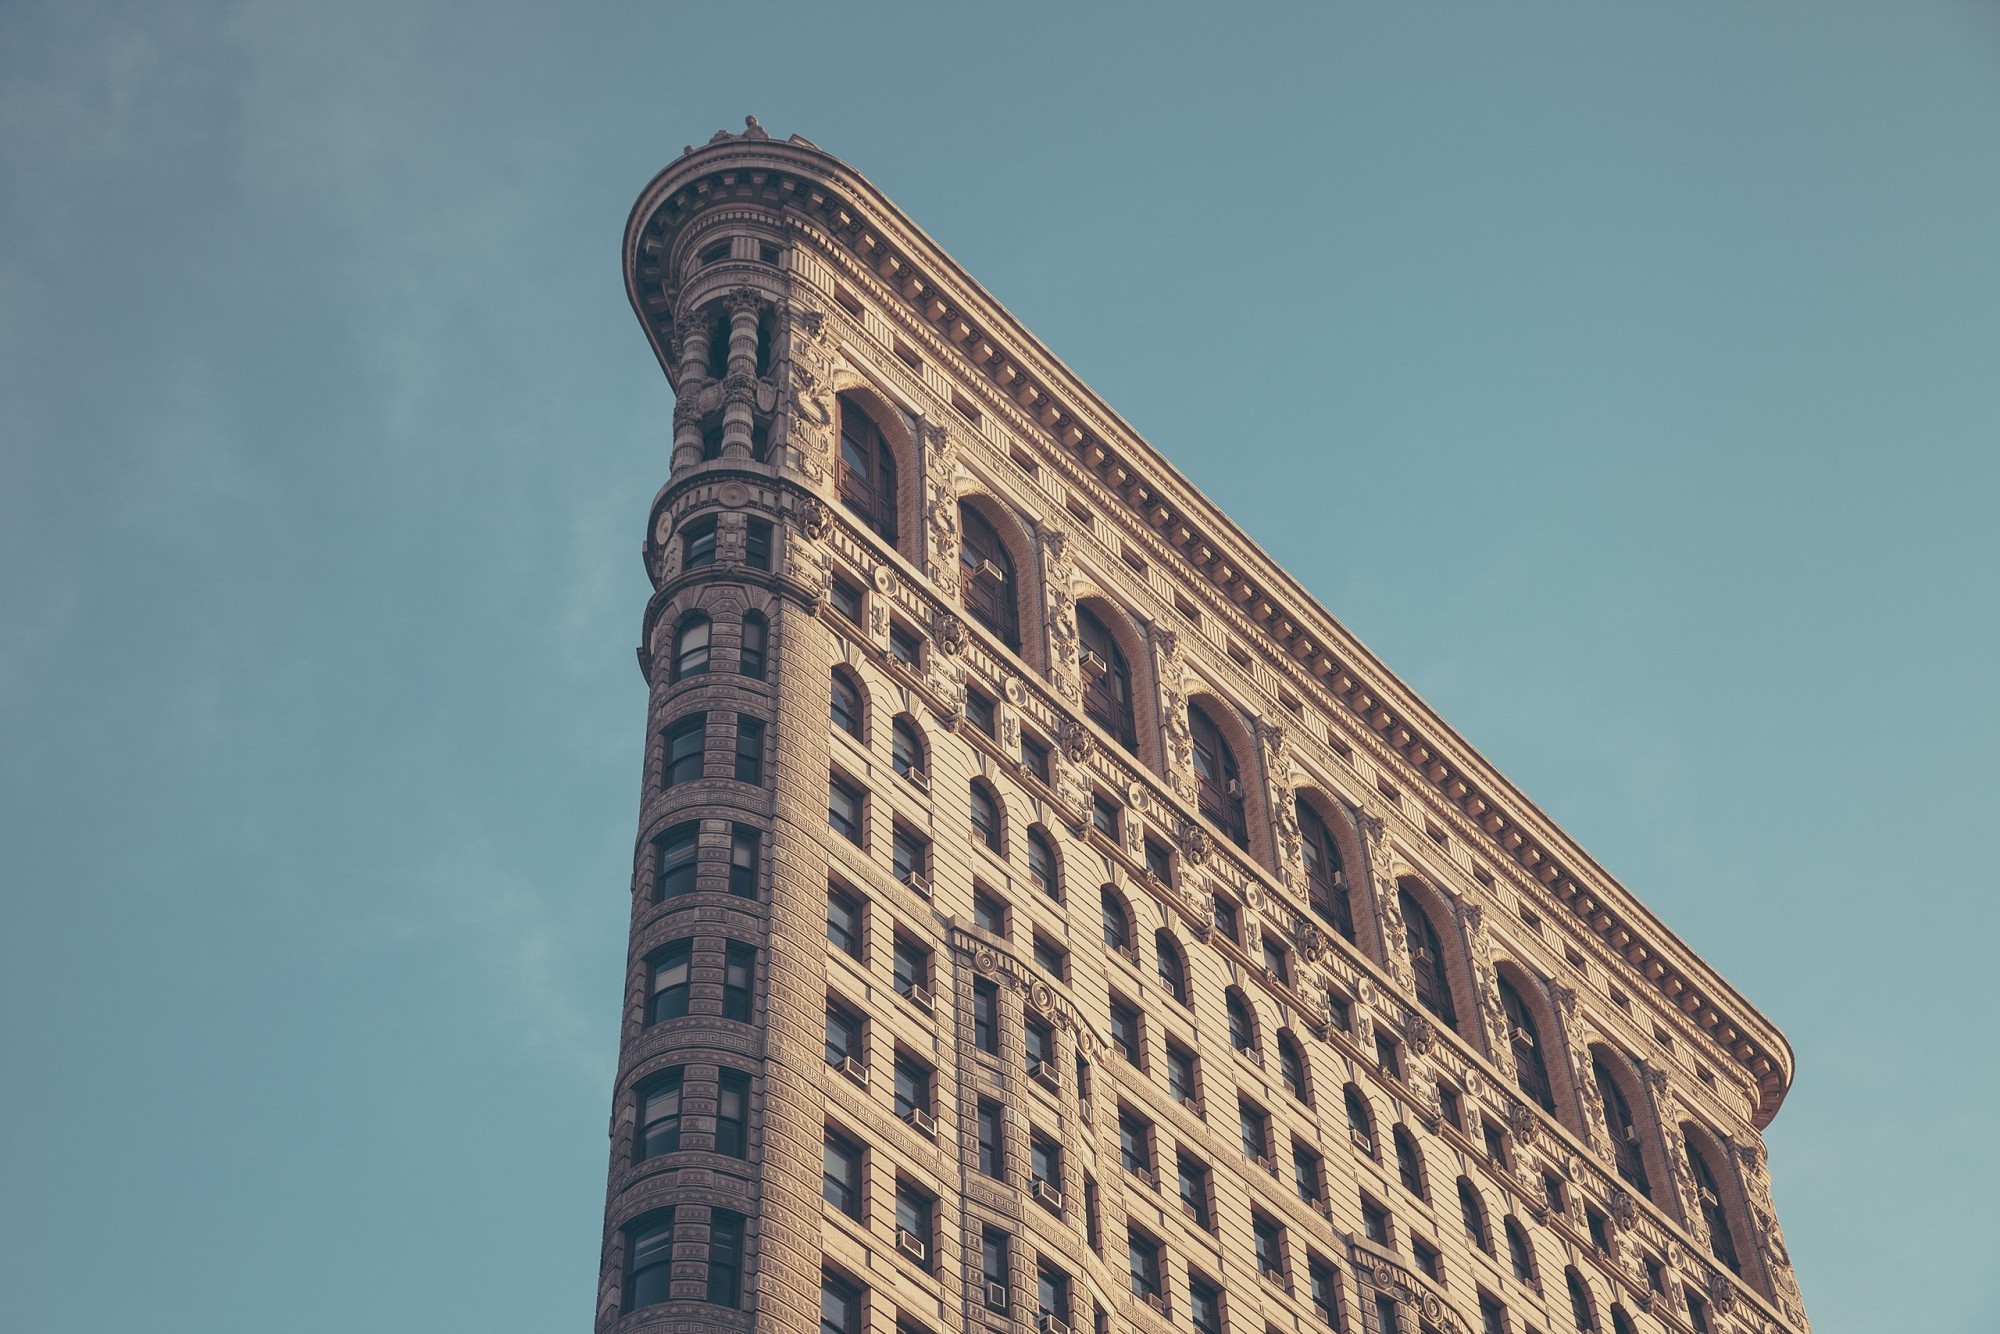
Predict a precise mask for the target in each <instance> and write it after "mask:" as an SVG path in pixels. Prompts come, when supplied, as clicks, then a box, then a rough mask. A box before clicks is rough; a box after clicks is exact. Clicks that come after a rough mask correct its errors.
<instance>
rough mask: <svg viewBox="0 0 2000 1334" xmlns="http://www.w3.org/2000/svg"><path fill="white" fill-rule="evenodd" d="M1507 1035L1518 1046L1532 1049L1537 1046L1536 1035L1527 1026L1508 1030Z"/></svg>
mask: <svg viewBox="0 0 2000 1334" xmlns="http://www.w3.org/2000/svg"><path fill="white" fill-rule="evenodd" d="M1507 1036H1508V1038H1509V1040H1511V1041H1512V1042H1513V1044H1514V1045H1515V1046H1517V1047H1525V1048H1527V1049H1528V1050H1530V1051H1533V1050H1534V1048H1535V1035H1534V1034H1533V1033H1530V1032H1529V1031H1528V1030H1527V1029H1525V1028H1518V1027H1517V1028H1514V1029H1512V1030H1510V1031H1509V1032H1508V1034H1507Z"/></svg>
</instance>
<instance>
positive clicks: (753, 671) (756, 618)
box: [736, 611, 770, 681]
mask: <svg viewBox="0 0 2000 1334" xmlns="http://www.w3.org/2000/svg"><path fill="white" fill-rule="evenodd" d="M769 635H770V625H769V623H768V622H766V621H765V620H764V616H763V613H761V612H755V611H751V612H745V613H744V614H743V641H742V647H741V648H740V649H738V650H737V654H736V670H737V671H738V672H740V673H741V674H743V675H744V676H747V677H750V678H751V679H752V680H756V681H761V680H763V679H764V647H765V642H766V641H767V639H768V638H769Z"/></svg>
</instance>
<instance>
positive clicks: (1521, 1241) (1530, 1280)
mask: <svg viewBox="0 0 2000 1334" xmlns="http://www.w3.org/2000/svg"><path fill="white" fill-rule="evenodd" d="M1503 1226H1504V1229H1505V1231H1506V1233H1507V1261H1508V1263H1509V1264H1511V1265H1513V1266H1514V1277H1515V1278H1518V1279H1520V1280H1521V1281H1522V1282H1523V1283H1526V1284H1528V1285H1530V1286H1533V1285H1534V1282H1535V1251H1534V1248H1533V1247H1532V1246H1530V1245H1529V1244H1528V1234H1527V1233H1526V1232H1524V1231H1522V1230H1521V1225H1520V1223H1519V1222H1517V1221H1516V1220H1515V1218H1514V1216H1513V1215H1512V1214H1509V1215H1508V1216H1507V1221H1506V1223H1505V1224H1504V1225H1503Z"/></svg>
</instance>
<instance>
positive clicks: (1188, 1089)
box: [1167, 1042, 1197, 1102]
mask: <svg viewBox="0 0 2000 1334" xmlns="http://www.w3.org/2000/svg"><path fill="white" fill-rule="evenodd" d="M1195 1088H1196V1085H1195V1055H1194V1053H1193V1052H1191V1051H1189V1050H1188V1049H1187V1048H1186V1047H1183V1046H1181V1044H1180V1043H1178V1042H1169V1043H1168V1044H1167V1091H1168V1092H1169V1093H1171V1094H1173V1095H1174V1096H1175V1097H1176V1098H1179V1099H1181V1100H1182V1101H1183V1102H1193V1101H1195V1099H1196V1096H1197V1095H1196V1092H1195Z"/></svg>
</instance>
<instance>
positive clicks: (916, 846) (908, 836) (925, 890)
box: [889, 821, 931, 898]
mask: <svg viewBox="0 0 2000 1334" xmlns="http://www.w3.org/2000/svg"><path fill="white" fill-rule="evenodd" d="M889 869H890V872H891V873H892V874H893V875H894V876H895V877H896V879H898V880H900V881H902V882H903V883H904V884H906V885H908V886H909V887H910V888H911V889H914V890H915V891H917V893H919V894H922V895H924V896H925V897H926V898H928V897H930V892H931V891H930V883H931V881H930V876H931V844H930V840H929V839H927V838H925V837H924V836H923V835H922V834H919V833H917V832H916V831H915V830H914V829H911V828H909V827H907V826H905V825H904V824H902V823H901V822H900V821H898V822H897V823H895V824H893V825H891V826H890V827H889Z"/></svg>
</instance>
